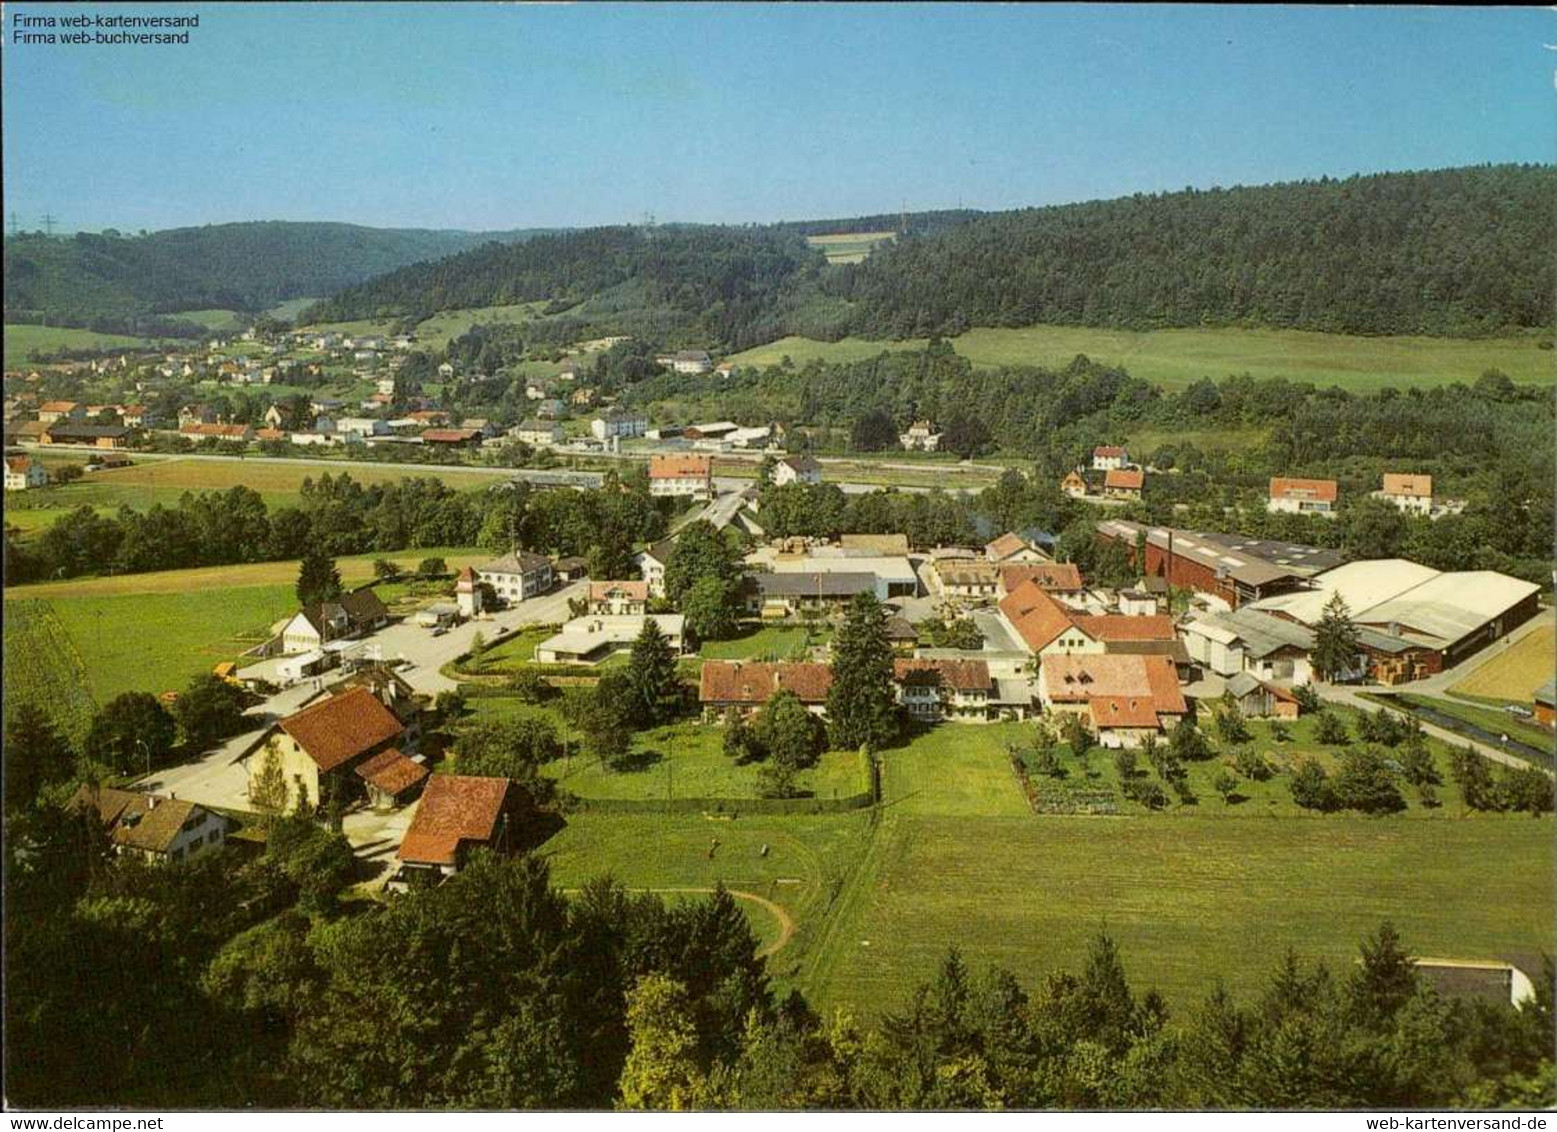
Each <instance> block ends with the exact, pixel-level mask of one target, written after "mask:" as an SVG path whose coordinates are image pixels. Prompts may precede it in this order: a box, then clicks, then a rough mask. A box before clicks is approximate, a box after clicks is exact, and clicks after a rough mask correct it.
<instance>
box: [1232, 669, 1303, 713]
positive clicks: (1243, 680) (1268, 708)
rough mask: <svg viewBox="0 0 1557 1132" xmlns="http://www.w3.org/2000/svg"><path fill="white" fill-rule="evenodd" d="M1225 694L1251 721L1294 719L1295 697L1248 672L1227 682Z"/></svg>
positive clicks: (1276, 685) (1296, 707) (1297, 708)
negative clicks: (1230, 697)
mask: <svg viewBox="0 0 1557 1132" xmlns="http://www.w3.org/2000/svg"><path fill="white" fill-rule="evenodd" d="M1227 694H1228V695H1230V696H1232V697H1233V700H1234V701H1235V702H1236V703H1237V704H1238V710H1239V711H1241V712H1243V714H1244V715H1246V716H1248V717H1250V718H1251V719H1266V718H1270V717H1275V718H1276V719H1296V718H1297V717H1298V712H1299V707H1298V702H1297V697H1295V696H1294V695H1293V694H1292V693H1291V692H1289V691H1288V690H1287V689H1285V688H1283V687H1281V685H1279V684H1267V683H1266V682H1265V681H1263V680H1261V679H1259V678H1258V677H1257V676H1254V675H1253V674H1251V673H1248V672H1240V673H1239V674H1238V675H1237V676H1234V677H1233V678H1232V679H1231V680H1229V681H1228V682H1227Z"/></svg>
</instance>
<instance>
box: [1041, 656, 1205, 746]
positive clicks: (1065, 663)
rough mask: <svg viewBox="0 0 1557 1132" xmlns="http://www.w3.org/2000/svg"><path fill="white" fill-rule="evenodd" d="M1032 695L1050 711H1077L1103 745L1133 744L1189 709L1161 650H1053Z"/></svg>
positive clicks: (1162, 729)
mask: <svg viewBox="0 0 1557 1132" xmlns="http://www.w3.org/2000/svg"><path fill="white" fill-rule="evenodd" d="M1038 696H1039V699H1040V701H1041V702H1042V703H1043V705H1044V707H1046V708H1048V709H1049V710H1050V711H1051V712H1055V713H1060V712H1073V713H1077V714H1081V715H1082V716H1083V717H1084V718H1086V719H1087V720H1088V722H1090V723H1091V725H1092V730H1093V732H1094V733H1095V734H1096V735H1097V737H1098V744H1099V745H1100V746H1103V747H1109V748H1120V747H1135V746H1139V745H1140V743H1141V741H1142V740H1143V739H1144V738H1145V737H1146V736H1147V735H1161V734H1163V733H1164V732H1166V731H1168V730H1169V729H1171V728H1172V727H1174V726H1175V725H1176V724H1177V723H1178V721H1179V720H1181V719H1183V718H1184V717H1185V716H1187V715H1188V714H1189V713H1190V708H1189V704H1188V703H1187V702H1186V701H1185V699H1184V693H1183V691H1182V690H1181V689H1180V688H1179V681H1178V673H1177V671H1176V670H1175V669H1174V667H1173V662H1172V661H1171V660H1169V659H1168V658H1167V657H1162V656H1128V655H1127V656H1058V657H1053V658H1051V659H1049V660H1046V661H1045V662H1044V665H1043V668H1042V669H1041V671H1040V672H1039V675H1038Z"/></svg>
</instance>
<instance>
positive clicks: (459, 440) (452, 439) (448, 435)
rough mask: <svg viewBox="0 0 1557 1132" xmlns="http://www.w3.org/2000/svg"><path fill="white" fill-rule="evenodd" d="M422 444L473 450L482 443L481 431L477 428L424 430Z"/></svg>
mask: <svg viewBox="0 0 1557 1132" xmlns="http://www.w3.org/2000/svg"><path fill="white" fill-rule="evenodd" d="M422 443H423V444H435V445H438V446H440V447H443V448H473V447H475V446H476V445H477V444H480V443H481V430H480V429H477V428H429V429H424V430H423V431H422Z"/></svg>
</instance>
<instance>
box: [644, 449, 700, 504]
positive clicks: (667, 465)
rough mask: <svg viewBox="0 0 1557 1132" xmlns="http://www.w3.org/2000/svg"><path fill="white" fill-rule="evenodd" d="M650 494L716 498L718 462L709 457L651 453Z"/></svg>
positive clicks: (695, 498)
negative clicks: (715, 472)
mask: <svg viewBox="0 0 1557 1132" xmlns="http://www.w3.org/2000/svg"><path fill="white" fill-rule="evenodd" d="M649 494H650V495H654V496H691V497H692V499H693V500H694V501H699V502H706V501H707V500H710V499H712V498H713V497H714V462H713V460H712V459H710V458H709V457H707V456H679V455H678V456H650V457H649Z"/></svg>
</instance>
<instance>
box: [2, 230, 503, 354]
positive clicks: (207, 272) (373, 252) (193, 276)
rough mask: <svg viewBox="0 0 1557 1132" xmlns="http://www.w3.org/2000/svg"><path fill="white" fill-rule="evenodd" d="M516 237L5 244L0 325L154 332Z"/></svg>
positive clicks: (119, 238)
mask: <svg viewBox="0 0 1557 1132" xmlns="http://www.w3.org/2000/svg"><path fill="white" fill-rule="evenodd" d="M525 235H526V233H524V232H458V231H435V230H431V229H421V228H363V227H360V226H358V225H355V224H313V223H301V224H294V223H287V222H282V221H259V222H254V223H246V224H208V225H206V226H204V227H201V228H172V229H168V230H166V231H162V232H152V233H150V234H145V233H142V234H141V235H138V236H131V235H124V234H121V233H118V232H115V231H113V230H111V229H110V230H108V231H105V232H101V233H91V232H78V233H76V234H75V235H73V236H68V237H58V238H51V237H47V236H44V235H42V234H41V233H36V232H33V233H22V234H20V235H17V236H11V237H8V238H7V239H6V241H5V321H7V322H33V323H36V322H43V323H47V324H49V325H52V326H84V327H88V328H90V329H99V330H105V331H116V332H125V331H140V332H145V331H146V330H148V329H152V330H155V324H156V319H155V316H156V315H159V314H167V313H170V312H174V311H185V310H206V309H227V310H239V311H261V310H264V309H266V308H267V307H270V306H273V305H275V304H276V303H279V302H283V301H285V300H287V299H295V298H303V297H308V296H317V295H327V294H330V293H332V292H334V291H338V290H340V289H341V288H342V287H347V286H350V285H351V284H353V283H358V282H361V281H362V280H364V279H367V278H370V277H372V276H375V275H380V274H382V273H384V272H386V271H392V270H394V269H395V268H397V267H400V266H402V265H404V264H407V263H413V262H415V261H417V260H424V259H433V258H436V257H439V256H446V255H450V254H452V253H454V252H459V251H463V250H465V249H467V248H471V247H476V246H478V245H480V244H483V243H486V242H488V241H492V240H510V239H521V238H523V237H524V236H525Z"/></svg>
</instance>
